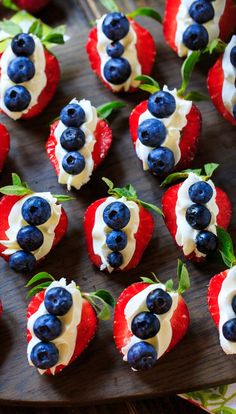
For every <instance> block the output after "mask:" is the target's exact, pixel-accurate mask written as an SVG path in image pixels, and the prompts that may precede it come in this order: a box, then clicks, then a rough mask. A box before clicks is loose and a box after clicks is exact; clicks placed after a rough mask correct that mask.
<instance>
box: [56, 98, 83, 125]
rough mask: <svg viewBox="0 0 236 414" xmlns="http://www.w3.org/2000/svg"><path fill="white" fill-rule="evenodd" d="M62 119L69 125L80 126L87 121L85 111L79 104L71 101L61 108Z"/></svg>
mask: <svg viewBox="0 0 236 414" xmlns="http://www.w3.org/2000/svg"><path fill="white" fill-rule="evenodd" d="M60 119H61V122H63V124H64V125H66V126H68V127H71V126H73V127H79V126H80V125H82V124H83V123H84V122H85V112H84V110H83V108H82V107H81V106H80V105H79V104H76V103H71V104H68V105H66V106H65V107H64V108H63V109H62V110H61V113H60Z"/></svg>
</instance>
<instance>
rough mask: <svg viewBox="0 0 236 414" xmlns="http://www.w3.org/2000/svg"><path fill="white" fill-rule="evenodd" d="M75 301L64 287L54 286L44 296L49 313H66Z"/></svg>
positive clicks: (60, 314) (58, 314) (59, 314)
mask: <svg viewBox="0 0 236 414" xmlns="http://www.w3.org/2000/svg"><path fill="white" fill-rule="evenodd" d="M72 303H73V299H72V295H71V293H70V292H69V291H68V290H67V289H64V288H63V287H54V288H51V289H49V290H48V291H47V293H46V295H45V298H44V305H45V308H46V309H47V311H48V312H49V313H51V314H52V315H56V316H63V315H65V314H66V313H67V312H68V311H69V310H70V308H71V306H72Z"/></svg>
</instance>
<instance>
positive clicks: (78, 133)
mask: <svg viewBox="0 0 236 414" xmlns="http://www.w3.org/2000/svg"><path fill="white" fill-rule="evenodd" d="M60 143H61V146H62V147H63V148H64V149H65V150H67V151H78V150H79V149H80V148H82V147H83V146H84V144H85V134H84V132H83V131H82V129H80V128H75V127H69V128H66V129H65V131H64V132H63V133H62V134H61V137H60Z"/></svg>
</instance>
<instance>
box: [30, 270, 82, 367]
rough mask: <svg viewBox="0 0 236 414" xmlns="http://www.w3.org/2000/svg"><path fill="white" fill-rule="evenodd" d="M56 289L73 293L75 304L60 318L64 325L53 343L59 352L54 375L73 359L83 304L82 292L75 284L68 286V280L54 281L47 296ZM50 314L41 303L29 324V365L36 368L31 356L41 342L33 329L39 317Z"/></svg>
mask: <svg viewBox="0 0 236 414" xmlns="http://www.w3.org/2000/svg"><path fill="white" fill-rule="evenodd" d="M54 287H63V288H64V289H66V290H67V291H68V292H70V293H71V295H72V299H73V304H72V307H71V308H70V309H69V311H68V312H67V313H66V314H65V315H64V316H58V318H59V319H60V321H61V323H62V333H61V335H60V336H58V338H56V339H54V340H53V341H50V342H52V343H53V344H55V346H56V347H57V349H58V351H59V360H58V362H57V364H56V365H54V366H53V367H52V368H50V369H49V370H50V372H51V373H52V374H53V375H54V374H55V371H56V368H57V366H59V365H65V366H66V365H68V364H69V362H70V360H71V357H72V356H73V353H74V349H75V344H76V338H77V326H78V325H79V324H80V321H81V313H82V304H83V299H82V296H81V293H80V291H79V290H78V289H77V288H76V284H75V282H73V281H72V282H70V283H69V284H68V285H67V284H66V279H65V278H61V279H60V280H59V281H56V280H55V281H54V282H52V283H51V285H50V286H49V287H48V288H47V289H46V291H45V294H46V292H47V291H48V290H50V289H52V288H54ZM48 313H49V312H48V311H47V309H46V308H45V305H44V302H42V303H41V305H40V306H39V308H38V310H37V312H35V313H34V314H33V315H31V316H30V318H29V319H28V323H27V329H28V330H29V332H30V334H31V336H32V339H31V340H30V342H29V343H28V347H27V356H28V361H29V365H31V366H34V364H33V362H32V361H31V358H30V355H31V351H32V349H33V347H34V346H35V345H36V344H37V343H39V342H41V341H40V339H39V338H37V336H35V334H34V331H33V327H34V323H35V321H36V319H38V318H39V316H42V315H45V314H48ZM38 371H39V373H40V374H44V372H45V371H47V370H44V369H38Z"/></svg>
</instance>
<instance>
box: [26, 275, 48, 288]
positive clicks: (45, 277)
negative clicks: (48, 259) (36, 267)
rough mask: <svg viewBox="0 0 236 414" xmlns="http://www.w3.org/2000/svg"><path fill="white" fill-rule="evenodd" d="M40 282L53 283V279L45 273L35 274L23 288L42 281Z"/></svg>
mask: <svg viewBox="0 0 236 414" xmlns="http://www.w3.org/2000/svg"><path fill="white" fill-rule="evenodd" d="M42 280H51V281H53V280H55V279H54V277H53V276H52V275H50V274H49V273H47V272H40V273H37V274H36V275H35V276H33V277H32V278H31V279H30V280H29V281H28V283H27V284H26V285H25V286H26V287H29V286H32V285H33V284H34V283H36V282H38V281H42Z"/></svg>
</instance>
